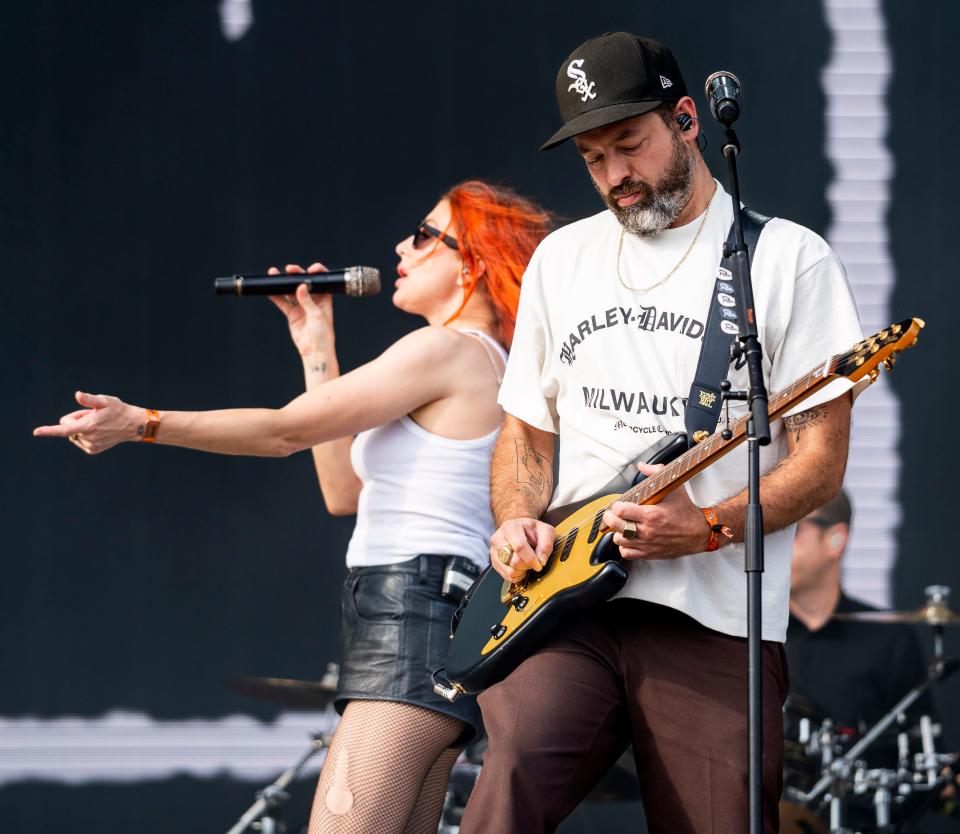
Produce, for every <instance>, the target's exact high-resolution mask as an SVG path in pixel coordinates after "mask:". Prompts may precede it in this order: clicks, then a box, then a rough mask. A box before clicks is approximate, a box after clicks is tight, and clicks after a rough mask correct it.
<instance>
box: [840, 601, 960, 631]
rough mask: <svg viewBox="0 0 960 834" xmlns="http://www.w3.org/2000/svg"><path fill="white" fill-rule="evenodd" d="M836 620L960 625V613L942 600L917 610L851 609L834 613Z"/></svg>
mask: <svg viewBox="0 0 960 834" xmlns="http://www.w3.org/2000/svg"><path fill="white" fill-rule="evenodd" d="M833 619H835V620H852V621H855V622H861V623H879V624H887V623H921V624H926V625H930V626H955V625H960V614H958V613H957V612H956V611H954V610H953V609H952V608H950V606H949V605H945V604H944V603H942V602H930V603H927V604H926V605H923V606H921V607H920V608H917V609H916V610H915V611H851V612H848V613H846V614H834V615H833Z"/></svg>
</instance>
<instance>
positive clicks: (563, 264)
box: [461, 32, 861, 834]
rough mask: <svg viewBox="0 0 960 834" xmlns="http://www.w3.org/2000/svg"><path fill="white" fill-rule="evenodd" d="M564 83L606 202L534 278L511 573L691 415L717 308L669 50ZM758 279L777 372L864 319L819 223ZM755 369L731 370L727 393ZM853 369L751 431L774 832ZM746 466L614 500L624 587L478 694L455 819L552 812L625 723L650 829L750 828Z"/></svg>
mask: <svg viewBox="0 0 960 834" xmlns="http://www.w3.org/2000/svg"><path fill="white" fill-rule="evenodd" d="M556 96H557V100H558V103H559V105H560V111H561V114H562V117H563V119H564V125H563V127H562V128H561V129H560V131H558V132H557V133H556V134H554V136H553V137H551V139H550V140H548V142H547V143H546V144H545V145H544V149H547V148H550V147H554V146H556V145H559V144H560V143H561V142H563V141H565V140H566V139H568V138H572V139H573V140H574V143H575V144H576V146H577V150H578V151H579V153H580V155H581V157H582V159H583V162H584V163H585V165H586V169H587V172H588V173H589V175H590V177H591V179H592V181H593V184H594V185H595V187H596V189H597V191H598V192H599V193H600V195H601V197H602V199H603V201H604V202H605V204H606V206H607V208H608V210H607V211H604V212H602V213H600V214H598V215H595V216H593V217H589V218H587V219H585V220H581V221H579V222H577V223H574V224H572V225H569V226H566V227H564V228H562V229H560V230H558V231H556V232H554V233H553V234H551V235H550V236H549V237H548V238H547V239H546V240H545V241H544V243H543V244H541V245H540V246H539V247H538V249H537V252H536V254H535V255H534V257H533V259H532V260H531V262H530V266H529V268H528V270H527V273H526V275H525V277H524V286H523V291H522V300H521V304H520V313H519V316H518V320H517V338H516V340H515V342H514V346H513V349H512V351H511V355H510V361H509V363H508V367H507V372H506V375H505V377H504V383H503V386H502V388H501V393H500V402H501V403H502V405H503V406H504V410H505V412H506V417H505V420H504V427H503V430H502V432H501V434H500V438H499V439H498V441H497V446H496V450H495V453H494V459H493V467H492V489H491V493H492V501H493V507H494V517H495V519H496V522H497V525H498V529H497V532H496V533H495V534H494V536H493V538H492V541H491V549H490V559H491V564H492V566H493V569H494V570H496V571H497V572H498V573H499V574H500V575H501V576H502V577H503V578H504V579H506V580H509V581H511V582H518V581H520V580H521V579H522V578H523V577H524V575H525V574H526V572H527V571H529V570H533V571H537V570H540V569H541V567H542V566H543V564H545V563H546V560H547V558H548V556H549V554H550V553H551V548H552V546H553V543H554V539H555V529H554V528H553V527H552V526H550V525H549V524H546V523H545V522H542V521H539V520H538V519H539V517H540V515H541V514H542V513H543V512H544V510H546V509H547V507H548V505H552V506H554V507H557V506H560V505H563V504H566V503H569V502H573V501H577V500H582V499H585V498H588V497H589V496H591V495H593V494H595V493H596V491H597V490H599V489H601V487H602V486H603V485H604V484H606V483H607V482H608V481H609V480H610V478H611V476H612V475H614V474H615V473H617V472H620V471H622V470H623V469H624V468H625V467H626V466H627V465H628V464H630V463H631V462H633V461H636V460H637V459H638V458H640V457H641V456H642V454H643V451H644V449H645V448H646V447H648V446H649V445H650V443H651V442H652V440H653V439H656V437H657V436H662V434H663V432H665V431H679V430H683V428H684V422H683V406H682V402H683V397H684V396H685V395H686V393H687V391H688V390H689V389H690V385H691V382H692V381H693V377H694V371H695V368H696V366H697V360H698V356H699V351H700V345H701V340H700V338H699V337H700V336H701V335H702V333H703V326H702V325H693V324H692V323H693V322H698V323H699V322H704V321H706V320H707V311H708V308H709V306H710V301H711V296H712V294H713V292H712V291H713V288H714V286H715V279H716V278H717V274H718V273H717V270H718V265H719V261H720V258H721V252H722V248H723V242H724V240H725V239H726V237H727V235H728V232H729V229H730V225H731V222H732V219H733V207H732V201H731V198H730V196H729V195H728V194H726V193H725V192H724V190H723V188H722V187H721V186H720V185H719V183H717V182H716V180H714V178H713V177H712V176H711V174H710V171H709V170H708V168H707V166H706V163H705V162H704V160H703V158H702V156H701V154H700V150H699V148H698V146H697V138H698V136H699V135H700V123H699V119H698V114H697V110H696V106H695V105H694V102H693V100H692V99H691V98H690V97H689V96H688V95H687V92H686V86H685V83H684V80H683V77H682V75H681V74H680V69H679V67H678V65H677V63H676V61H675V59H674V57H673V55H672V54H671V53H670V51H669V50H668V49H667V48H666V47H665V46H663V45H662V44H660V43H658V42H657V41H653V40H651V39H647V38H638V37H637V36H635V35H631V34H628V33H624V32H617V33H610V34H606V35H603V36H601V37H597V38H593V39H591V40H589V41H587V42H586V43H584V44H582V45H581V46H580V47H579V48H578V49H576V50H575V51H574V52H573V53H571V54H570V55H569V56H568V57H567V59H566V60H565V61H564V62H563V64H562V65H561V67H560V70H559V72H558V74H557V80H556ZM753 275H754V285H755V286H754V292H755V299H756V308H755V309H756V312H757V321H758V324H759V328H760V337H761V341H762V343H763V348H764V357H765V360H764V373H765V375H766V376H767V380H768V385H769V387H770V390H771V391H776V390H778V389H780V388H782V387H785V386H787V385H789V384H791V383H792V382H793V381H794V380H795V379H797V378H798V377H801V376H802V375H804V374H806V373H807V372H808V371H809V369H810V367H811V366H814V365H815V364H817V363H821V362H823V360H824V358H826V357H829V356H830V355H831V354H833V353H836V352H838V351H839V350H845V349H847V348H849V346H850V345H851V344H853V343H854V342H856V341H857V340H858V339H859V338H861V331H860V327H859V323H858V321H857V316H856V310H855V306H854V303H853V299H852V297H851V294H850V289H849V285H848V283H847V281H846V278H845V276H844V273H843V268H842V266H841V265H840V262H839V260H838V259H837V257H836V255H835V254H834V253H833V252H832V251H831V250H830V248H829V247H828V246H827V244H826V243H825V242H824V241H823V240H822V239H821V238H819V237H818V236H817V235H815V234H814V233H812V232H810V231H809V230H807V229H804V228H802V227H800V226H797V225H796V224H793V223H790V222H788V221H785V220H779V219H773V220H771V221H770V222H769V223H768V224H767V225H766V227H765V229H764V231H763V234H762V235H761V237H760V242H759V245H758V247H757V249H756V252H755V253H753ZM724 298H725V297H724ZM721 303H723V301H721ZM745 373H746V372H745V370H743V369H735V368H733V367H730V369H729V374H730V381H731V383H732V385H733V388H734V389H743V388H746V387H747V386H746V379H745ZM717 384H719V380H717ZM847 388H848V386H845V385H844V384H842V383H841V385H840V386H831V387H829V388H825V389H823V390H822V391H821V392H820V393H819V394H817V395H814V397H813V398H812V399H808V400H807V401H805V402H804V403H803V404H802V405H801V406H800V407H799V408H798V409H795V411H794V413H792V414H791V415H790V416H789V417H788V419H786V420H785V421H780V420H778V421H775V422H774V423H773V424H772V425H771V430H772V435H773V441H772V443H771V444H770V445H768V446H765V447H763V449H761V472H762V473H764V474H763V478H762V490H761V492H762V497H763V505H764V519H765V522H766V533H767V536H766V575H765V579H764V592H765V599H764V606H763V615H764V624H763V638H764V645H763V662H764V670H763V686H764V689H765V692H766V695H765V698H764V714H763V727H764V730H763V733H764V745H765V750H764V774H763V775H764V788H765V791H764V809H765V813H764V828H765V831H766V832H768V834H772V832H775V831H776V830H777V827H778V821H777V820H778V817H777V799H778V797H779V792H780V784H779V783H780V781H781V778H782V772H781V768H782V754H783V751H782V743H781V742H782V733H783V726H782V714H781V705H782V702H783V698H784V697H785V696H786V665H785V660H784V655H783V647H782V642H783V639H784V636H785V632H786V623H787V602H788V597H789V553H790V541H791V539H792V535H793V531H792V527H791V525H792V524H793V522H795V521H796V520H797V519H799V518H800V517H801V516H803V515H804V514H805V513H807V512H809V511H810V510H811V509H813V508H814V507H816V506H818V505H820V504H822V503H824V502H825V501H826V500H828V499H829V498H830V497H832V496H833V495H834V494H835V492H836V491H837V490H839V488H840V486H841V483H842V479H843V471H844V466H845V462H846V452H847V440H848V431H849V420H850V407H851V397H850V394H849V393H848V390H847ZM671 404H672V405H671ZM743 408H744V407H743V406H741V405H733V406H731V411H732V413H733V415H734V416H737V415H739V414H740V413H743ZM558 437H559V456H560V462H559V476H558V478H557V484H556V490H555V489H554V483H553V473H552V466H551V464H552V461H553V457H554V452H555V450H556V448H557V438H558ZM643 471H644V472H650V470H649V469H647V468H644V470H643ZM746 478H747V461H746V450H745V447H742V446H741V447H740V448H739V449H737V450H736V451H735V452H733V453H732V454H731V455H728V456H727V457H725V458H724V459H723V460H721V461H719V462H718V463H716V464H715V465H714V466H711V467H709V468H707V469H705V470H704V472H703V473H702V474H699V475H697V476H696V477H695V478H694V479H693V480H691V481H690V482H689V484H688V485H687V486H686V487H685V488H681V489H678V490H675V491H673V492H672V493H671V494H669V495H668V496H667V497H666V498H665V499H664V501H663V502H662V503H660V504H656V505H653V506H640V505H637V504H632V503H622V502H618V503H615V504H613V506H612V509H611V510H609V511H607V512H606V513H605V515H604V516H603V524H604V526H605V527H606V528H607V529H609V530H611V531H612V532H613V533H614V537H613V541H614V543H615V544H616V545H618V546H619V547H620V552H621V554H622V555H623V557H625V563H626V564H627V565H629V572H630V577H629V579H628V580H627V584H626V586H625V587H624V590H623V591H621V592H620V595H619V597H618V598H616V599H614V600H613V601H612V602H606V603H602V604H600V605H598V606H596V607H595V608H593V609H590V610H589V611H585V612H583V613H577V614H572V615H570V616H568V617H567V619H566V620H565V621H564V622H563V623H561V624H560V626H559V627H558V628H557V629H556V631H554V632H553V633H552V634H551V635H550V637H549V638H548V639H547V640H546V641H545V642H544V644H543V645H542V646H541V647H540V649H539V650H537V651H535V652H534V653H533V654H532V655H530V656H529V657H527V658H526V659H525V660H524V661H523V662H521V663H520V665H519V666H518V667H517V668H516V669H515V671H513V672H512V673H511V674H510V675H508V676H507V677H506V678H505V679H504V680H502V681H501V682H499V683H496V684H495V685H493V686H492V687H490V688H489V689H487V690H486V691H485V692H483V693H482V694H481V695H480V696H479V701H480V704H481V708H482V710H483V717H484V724H485V727H486V729H487V733H488V738H489V748H488V750H487V753H486V755H485V757H484V766H483V770H482V771H481V773H480V777H479V779H478V782H477V786H476V789H475V790H474V793H473V795H472V797H471V799H470V802H469V804H468V806H467V809H466V813H465V816H464V820H463V826H462V828H461V831H462V832H464V834H467V832H469V834H486V833H487V832H508V831H509V832H520V831H523V832H529V833H530V834H533V832H545V831H552V830H554V829H555V828H556V826H557V825H558V824H559V822H560V820H562V819H563V818H564V817H565V816H566V815H567V814H569V813H570V811H571V810H572V809H573V808H574V807H576V805H577V804H578V803H579V802H580V801H581V800H582V799H583V798H584V796H585V795H586V794H587V793H588V792H589V790H590V789H591V787H592V786H593V785H594V784H595V783H596V781H597V780H598V779H599V778H600V777H601V776H602V775H603V774H604V773H605V772H606V771H607V770H608V769H609V767H610V765H611V764H612V763H613V762H614V761H615V760H616V759H617V757H618V756H619V755H620V754H621V752H622V751H623V750H624V748H625V747H626V745H627V743H628V742H630V741H632V742H633V748H634V754H635V757H636V759H637V770H638V774H639V778H640V785H641V791H642V793H643V798H644V805H645V808H646V814H647V822H648V827H649V830H650V831H651V832H655V833H656V834H661V833H662V834H700V833H701V832H712V834H728V832H729V834H733V833H734V832H736V834H742V832H743V831H745V830H746V829H747V827H748V825H747V818H748V809H747V761H746V758H747V757H746V751H747V731H746V726H747V721H746V707H747V646H746V640H745V639H744V637H745V636H746V613H745V612H746V593H745V587H746V583H745V582H744V572H743V571H744V560H743V549H742V545H740V544H739V542H741V541H742V540H743V528H744V510H745V505H746V495H745V490H744V487H745V485H746ZM732 542H737V543H736V544H734V543H732Z"/></svg>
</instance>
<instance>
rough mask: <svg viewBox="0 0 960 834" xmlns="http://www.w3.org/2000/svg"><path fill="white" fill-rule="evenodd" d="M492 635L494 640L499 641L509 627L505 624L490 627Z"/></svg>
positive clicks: (495, 624)
mask: <svg viewBox="0 0 960 834" xmlns="http://www.w3.org/2000/svg"><path fill="white" fill-rule="evenodd" d="M490 633H491V634H492V635H493V639H494V640H499V639H500V638H501V637H503V635H504V634H506V633H507V627H506V626H505V625H504V624H503V623H494V624H493V625H492V626H490Z"/></svg>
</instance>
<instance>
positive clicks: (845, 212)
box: [821, 0, 900, 608]
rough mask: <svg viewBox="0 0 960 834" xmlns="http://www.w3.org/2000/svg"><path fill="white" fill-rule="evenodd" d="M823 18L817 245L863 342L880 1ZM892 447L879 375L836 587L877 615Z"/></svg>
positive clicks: (888, 531)
mask: <svg viewBox="0 0 960 834" xmlns="http://www.w3.org/2000/svg"><path fill="white" fill-rule="evenodd" d="M824 11H825V13H826V20H827V25H828V27H829V29H830V34H831V37H832V39H833V50H832V54H831V56H830V61H829V63H828V64H827V66H826V67H825V69H824V71H823V74H822V76H821V82H822V84H823V91H824V95H825V98H826V113H825V119H824V124H825V130H826V136H825V143H826V155H827V159H828V160H829V161H830V163H831V164H832V165H833V169H834V179H833V182H832V183H831V184H830V186H829V188H828V191H827V200H828V202H829V205H830V208H831V210H832V213H833V220H832V223H831V224H830V227H829V229H828V230H827V240H828V241H829V243H830V245H831V246H833V248H834V249H835V250H836V252H837V254H838V255H839V256H840V258H841V260H842V261H843V263H844V264H845V266H846V268H847V274H848V275H849V277H850V282H851V284H852V285H853V292H854V295H855V297H856V299H857V306H858V308H859V310H860V321H861V323H862V324H863V330H864V333H867V334H870V333H875V332H876V331H878V330H881V329H882V328H884V327H885V326H886V325H887V324H889V323H890V322H889V321H888V318H889V317H888V314H887V310H888V305H889V298H890V293H891V291H892V289H893V284H894V266H893V261H892V259H891V257H890V250H889V246H888V230H887V208H888V205H889V202H890V188H891V181H892V179H893V170H894V166H893V158H892V156H891V154H890V152H889V150H888V148H887V145H886V135H887V129H888V126H889V116H888V113H887V102H886V98H885V96H886V92H887V86H888V84H889V81H890V76H891V73H892V59H891V56H890V50H889V47H888V44H887V33H886V21H885V20H884V16H883V11H882V9H881V5H880V0H824ZM899 439H900V406H899V402H898V400H897V399H896V397H895V396H894V393H893V390H892V389H891V387H890V385H889V383H888V381H887V374H886V372H882V373H881V376H880V379H879V380H877V382H876V383H874V384H873V385H872V386H870V387H869V388H868V389H867V390H866V391H865V392H864V394H863V396H862V397H861V398H860V399H859V400H858V401H857V405H856V408H855V409H854V412H853V436H852V440H851V446H850V460H849V463H848V465H847V477H846V488H847V491H848V492H849V494H850V497H851V501H852V502H853V508H854V518H853V533H852V536H851V541H850V545H849V547H848V549H847V552H846V554H845V556H844V562H843V584H844V588H845V589H846V591H847V592H848V593H851V594H852V595H853V596H856V597H859V598H860V599H864V600H867V601H868V602H872V603H874V604H876V605H879V606H881V607H884V608H886V607H889V606H890V602H891V594H890V574H891V570H892V568H893V562H894V559H895V556H896V533H897V528H898V526H899V524H900V504H899V501H898V495H897V482H898V479H899V475H900V458H899V450H898V448H897V447H898V443H899Z"/></svg>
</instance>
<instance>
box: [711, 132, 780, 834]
mask: <svg viewBox="0 0 960 834" xmlns="http://www.w3.org/2000/svg"><path fill="white" fill-rule="evenodd" d="M735 118H736V116H734V119H735ZM732 124H733V119H730V120H729V124H727V123H724V128H725V130H724V135H723V144H722V145H721V151H722V153H723V155H724V157H725V158H726V160H727V172H728V181H729V187H730V196H731V198H732V199H733V228H734V235H735V238H734V239H735V243H734V246H733V252H724V254H725V255H731V256H732V257H733V264H732V266H733V269H732V270H731V272H732V273H733V285H734V287H735V288H736V301H737V326H738V327H739V330H740V335H739V336H738V338H739V340H740V345H739V348H738V349H739V351H740V352H741V354H742V355H743V356H744V357H745V358H746V364H747V373H748V375H749V380H750V382H749V385H750V387H749V389H748V391H747V394H746V397H745V398H746V399H747V401H748V402H749V405H750V419H749V420H748V421H747V465H748V469H749V472H748V480H747V514H746V517H745V519H744V527H743V540H744V571H745V572H746V574H747V655H748V659H747V698H748V716H747V734H748V757H747V767H748V771H747V772H748V779H749V783H750V794H749V797H750V798H749V804H750V829H749V831H750V834H762V832H763V642H762V641H763V638H762V633H761V625H762V621H763V619H762V616H761V614H762V605H763V602H762V599H761V590H762V587H763V508H762V507H761V506H760V447H761V446H766V445H767V444H768V443H769V442H770V420H769V418H768V416H767V389H766V387H765V386H764V383H763V350H762V348H761V347H760V339H759V336H758V333H757V319H756V316H755V315H754V311H753V284H752V283H751V278H750V254H749V252H747V245H746V243H744V240H743V219H742V217H741V215H740V182H739V180H738V178H737V154H738V153H740V140H739V139H738V138H737V135H736V134H735V133H734V132H733V128H732V127H731V125H732ZM728 393H729V394H732V396H731V397H730V399H743V398H744V395H743V392H728ZM738 395H739V396H738Z"/></svg>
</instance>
